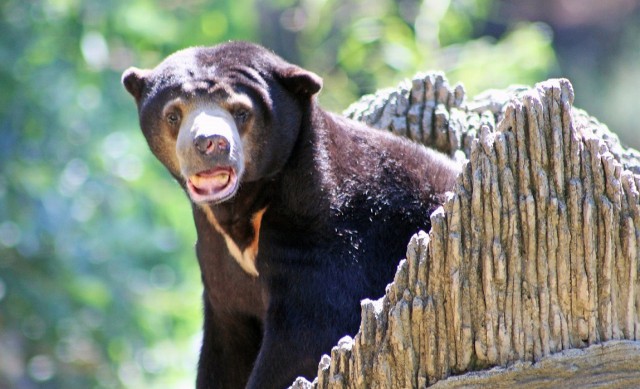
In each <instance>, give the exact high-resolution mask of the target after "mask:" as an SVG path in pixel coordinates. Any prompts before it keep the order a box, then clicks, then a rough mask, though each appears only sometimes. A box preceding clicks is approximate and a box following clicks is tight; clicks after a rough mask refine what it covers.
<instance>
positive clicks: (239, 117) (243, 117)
mask: <svg viewBox="0 0 640 389" xmlns="http://www.w3.org/2000/svg"><path fill="white" fill-rule="evenodd" d="M233 118H234V119H236V121H237V122H238V123H240V124H243V123H244V122H246V121H247V119H249V110H248V109H246V108H238V109H236V110H235V111H233Z"/></svg>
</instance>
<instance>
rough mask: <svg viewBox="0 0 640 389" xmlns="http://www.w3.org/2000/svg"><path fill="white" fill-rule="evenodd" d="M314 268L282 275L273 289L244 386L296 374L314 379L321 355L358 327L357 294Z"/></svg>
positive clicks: (277, 384) (287, 380)
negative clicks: (292, 275) (263, 328)
mask: <svg viewBox="0 0 640 389" xmlns="http://www.w3.org/2000/svg"><path fill="white" fill-rule="evenodd" d="M314 273H315V274H316V276H314ZM318 273H322V272H318ZM318 273H316V272H311V271H309V269H306V270H305V271H298V272H296V274H295V278H294V279H288V280H286V277H285V279H282V280H281V282H280V283H279V285H278V287H275V288H272V289H271V299H270V302H269V309H268V312H267V319H266V322H265V332H264V337H263V342H262V347H261V348H260V352H259V354H258V358H257V360H256V363H255V366H254V369H253V371H252V373H251V377H250V378H249V383H248V384H247V388H248V389H282V388H287V387H289V386H290V385H291V384H292V383H293V381H294V380H295V379H296V378H297V377H299V376H303V377H305V378H307V379H308V380H313V378H314V377H315V376H316V374H317V371H318V362H319V361H320V358H321V356H322V355H323V354H328V353H330V352H331V348H332V347H333V346H334V345H335V344H336V343H337V342H338V340H339V339H340V338H342V337H343V336H345V335H352V336H353V335H354V334H355V332H356V331H357V330H358V325H359V317H360V315H359V314H360V309H359V304H360V299H359V297H358V296H357V295H355V294H353V293H349V286H347V285H345V284H342V285H336V283H335V282H328V280H326V276H324V277H323V276H322V275H321V274H318ZM272 286H273V285H272Z"/></svg>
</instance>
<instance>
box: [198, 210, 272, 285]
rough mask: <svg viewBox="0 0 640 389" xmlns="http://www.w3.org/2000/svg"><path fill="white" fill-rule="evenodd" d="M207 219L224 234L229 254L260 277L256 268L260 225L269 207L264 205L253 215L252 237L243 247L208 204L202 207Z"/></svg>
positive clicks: (251, 273)
mask: <svg viewBox="0 0 640 389" xmlns="http://www.w3.org/2000/svg"><path fill="white" fill-rule="evenodd" d="M201 208H202V210H203V211H204V213H205V215H207V220H208V221H209V223H211V225H212V226H213V227H214V228H215V230H216V231H217V232H218V233H219V234H220V235H222V237H223V238H224V241H225V244H226V245H227V250H228V251H229V254H231V256H232V257H233V258H234V259H235V260H236V262H238V264H239V265H240V267H241V268H242V269H243V270H244V271H245V272H247V273H248V274H249V275H251V276H253V277H258V275H259V274H258V269H257V268H256V257H257V256H258V245H259V241H260V226H261V224H262V216H263V215H264V213H265V211H266V210H267V207H264V208H262V209H260V210H258V211H257V212H255V213H254V214H253V215H252V216H251V220H250V227H251V231H252V232H251V234H252V235H251V238H250V239H249V244H245V245H244V247H241V246H240V245H239V244H238V242H237V241H236V240H235V239H234V238H233V237H232V236H231V235H230V234H229V233H228V232H227V231H226V230H225V229H224V228H222V226H221V225H220V222H219V221H218V219H217V218H216V216H215V215H214V214H213V211H212V210H211V208H209V207H208V206H203V207H201Z"/></svg>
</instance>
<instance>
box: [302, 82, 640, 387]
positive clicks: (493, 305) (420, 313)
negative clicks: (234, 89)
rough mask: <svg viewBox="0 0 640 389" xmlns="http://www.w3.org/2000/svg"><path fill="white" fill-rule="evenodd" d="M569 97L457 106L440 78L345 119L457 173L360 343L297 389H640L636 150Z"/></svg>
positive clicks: (548, 88) (382, 98) (558, 88)
mask: <svg viewBox="0 0 640 389" xmlns="http://www.w3.org/2000/svg"><path fill="white" fill-rule="evenodd" d="M573 97H574V94H573V88H572V86H571V84H570V83H569V82H568V81H567V80H549V81H546V82H543V83H540V84H537V85H536V86H535V87H534V88H523V87H514V88H510V89H508V90H504V91H489V92H487V93H485V94H483V95H481V96H479V97H477V98H476V99H474V100H471V101H468V102H467V101H466V99H465V96H464V90H463V88H462V87H461V86H459V85H458V86H456V87H453V88H452V87H450V86H449V84H448V82H447V80H446V78H445V77H444V76H443V75H442V74H438V73H434V74H423V75H418V76H416V77H415V78H414V79H413V80H412V81H411V82H410V83H409V82H407V83H403V84H401V85H400V86H399V87H398V88H397V89H395V90H385V91H381V92H379V93H377V94H376V95H372V96H365V97H364V98H362V99H361V100H360V101H359V102H358V103H356V104H354V105H353V106H352V107H350V108H349V109H348V110H347V115H348V116H351V117H353V118H355V119H358V120H362V121H364V122H367V123H368V124H370V125H372V126H374V127H377V128H381V129H388V130H390V131H392V132H394V133H397V134H400V135H403V136H407V137H409V138H411V139H414V140H416V141H419V142H423V143H425V144H427V145H430V146H432V147H435V148H438V149H440V150H441V151H443V152H445V153H448V154H450V155H451V156H453V157H454V158H457V159H461V160H462V159H464V160H466V161H467V162H466V163H465V167H464V169H463V172H462V174H461V175H460V177H459V179H458V182H457V184H456V186H455V189H454V191H453V192H452V194H451V195H450V196H449V197H448V199H447V201H446V202H445V204H444V206H443V207H441V208H439V209H438V210H437V211H436V212H434V213H433V215H432V216H431V223H432V230H431V231H430V232H429V234H426V233H424V232H421V233H419V234H417V235H416V236H414V237H413V239H412V240H411V242H410V243H409V246H408V248H407V258H406V260H403V261H402V262H401V263H400V264H399V266H398V270H397V273H396V275H395V279H394V282H393V283H392V284H390V285H389V286H388V287H387V290H386V292H385V295H384V297H382V298H381V299H379V300H376V301H373V300H365V301H363V302H362V322H361V326H360V330H359V332H358V334H357V335H356V336H355V338H354V339H351V338H350V337H345V338H343V339H342V340H340V342H339V343H338V345H337V346H336V347H334V349H333V350H332V352H331V356H330V357H329V356H324V357H323V358H322V361H321V362H320V365H319V368H318V377H317V378H316V379H315V380H314V381H313V383H310V382H308V381H306V380H304V379H298V380H297V381H296V382H295V383H294V384H293V386H292V387H293V388H423V387H425V386H429V385H434V384H435V387H446V388H450V387H481V386H483V387H484V386H485V385H490V386H491V387H494V386H495V387H507V385H509V386H513V385H517V384H522V385H524V384H526V385H527V386H528V387H535V388H543V387H554V386H559V385H561V386H566V385H579V386H580V387H582V386H588V387H601V386H606V387H616V386H617V387H630V386H640V277H639V263H640V250H639V247H640V194H639V192H638V189H639V188H640V153H638V152H637V151H635V150H632V149H625V148H624V147H622V146H621V144H620V142H619V141H618V138H617V137H616V136H615V135H614V134H612V133H611V132H609V131H608V129H607V128H606V127H605V126H604V125H602V124H600V123H598V122H597V121H596V120H595V119H593V118H591V117H589V116H588V115H587V114H586V113H585V112H583V111H580V110H578V109H576V108H573V107H572V104H573ZM372 297H375V296H372ZM577 349H583V350H577ZM493 367H498V368H494V369H492V370H487V369H490V368H493ZM469 372H471V373H469ZM449 377H450V378H449Z"/></svg>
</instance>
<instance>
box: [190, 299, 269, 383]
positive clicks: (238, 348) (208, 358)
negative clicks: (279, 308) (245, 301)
mask: <svg viewBox="0 0 640 389" xmlns="http://www.w3.org/2000/svg"><path fill="white" fill-rule="evenodd" d="M219 311H220V312H217V311H215V310H214V309H212V307H211V305H210V303H209V301H208V299H207V298H206V297H205V298H204V328H203V339H202V348H201V350H200V361H199V362H198V377H197V380H196V388H197V389H217V388H224V389H236V388H237V389H242V388H244V387H245V386H246V384H247V381H248V379H249V375H250V373H251V369H252V368H253V364H254V362H255V360H256V356H257V355H258V350H259V348H260V342H261V339H262V325H261V324H260V321H259V320H258V319H256V318H253V317H250V316H247V315H242V314H239V313H232V312H229V311H226V312H223V310H219Z"/></svg>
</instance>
